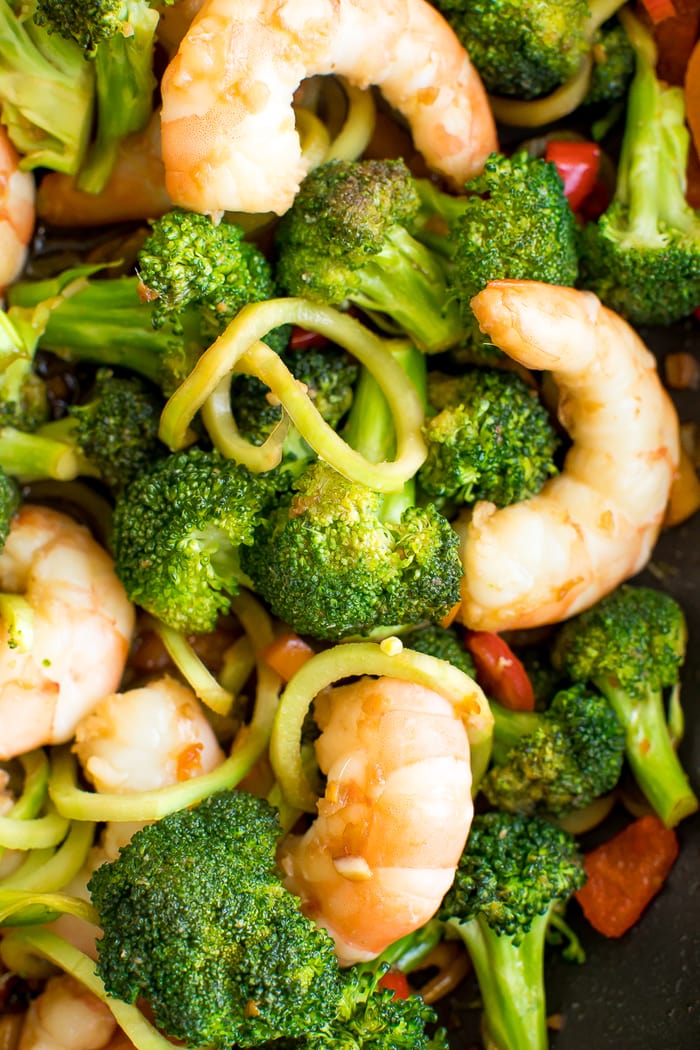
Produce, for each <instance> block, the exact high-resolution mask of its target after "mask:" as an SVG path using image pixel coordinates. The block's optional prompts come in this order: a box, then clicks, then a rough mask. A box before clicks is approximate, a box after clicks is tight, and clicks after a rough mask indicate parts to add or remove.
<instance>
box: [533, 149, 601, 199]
mask: <svg viewBox="0 0 700 1050" xmlns="http://www.w3.org/2000/svg"><path fill="white" fill-rule="evenodd" d="M544 159H545V160H548V161H551V162H552V163H553V164H555V165H556V169H557V171H558V172H559V174H560V176H561V179H562V182H563V183H564V193H565V194H566V197H567V200H568V201H569V204H570V205H571V210H572V211H578V209H579V208H580V207H581V205H582V204H583V202H584V201H585V199H586V197H587V196H588V195H589V193H590V192H591V191H592V189H593V187H594V186H595V184H596V180H597V178H598V169H599V167H600V146H598V145H597V144H596V143H595V142H564V141H561V140H557V139H552V140H550V141H549V142H548V143H547V148H546V150H545V155H544Z"/></svg>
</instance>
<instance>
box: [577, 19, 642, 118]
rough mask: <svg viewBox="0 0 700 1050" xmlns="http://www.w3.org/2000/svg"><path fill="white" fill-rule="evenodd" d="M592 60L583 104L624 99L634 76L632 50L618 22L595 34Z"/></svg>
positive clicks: (608, 24)
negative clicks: (589, 79)
mask: <svg viewBox="0 0 700 1050" xmlns="http://www.w3.org/2000/svg"><path fill="white" fill-rule="evenodd" d="M591 56H592V58H593V72H592V74H591V82H590V85H589V88H588V92H587V93H586V97H585V99H584V100H583V101H584V104H586V105H592V104H594V103H597V102H615V101H617V99H621V98H624V96H625V94H626V92H627V89H628V87H629V83H630V81H631V79H632V77H633V75H634V48H633V47H632V45H631V44H630V42H629V37H628V36H627V33H626V32H625V30H624V27H623V26H622V25H621V24H620V22H618V21H617V19H612V20H611V21H609V22H606V23H605V25H603V26H601V27H600V28H599V29H597V30H596V32H595V35H594V37H593V46H592V48H591Z"/></svg>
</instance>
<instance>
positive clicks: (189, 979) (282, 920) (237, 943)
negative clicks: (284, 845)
mask: <svg viewBox="0 0 700 1050" xmlns="http://www.w3.org/2000/svg"><path fill="white" fill-rule="evenodd" d="M280 835H281V829H280V826H279V823H278V819H277V814H276V812H275V811H274V810H273V809H272V807H271V806H269V805H268V803H267V802H265V801H264V800H263V799H260V798H256V797H254V796H252V795H248V794H246V793H245V792H242V791H226V792H220V793H218V794H215V795H212V796H210V797H209V798H208V799H206V800H205V801H204V802H202V803H200V804H199V805H198V806H195V807H194V808H192V809H184V810H179V811H177V812H175V813H172V814H170V815H169V816H167V817H164V818H163V819H162V820H160V821H158V822H156V823H155V824H151V825H149V826H147V827H145V828H143V830H141V831H138V832H137V833H136V834H135V835H134V836H133V838H132V839H131V841H130V843H129V844H128V845H127V846H125V847H124V848H123V849H122V850H121V851H120V854H119V857H118V858H117V860H115V861H113V862H111V863H108V864H104V865H103V866H102V867H100V868H98V869H97V871H96V872H95V873H94V874H93V875H92V877H91V879H90V882H89V890H90V894H91V897H92V902H93V904H94V906H95V908H96V909H97V911H98V913H99V916H100V925H101V927H102V930H103V937H102V938H101V939H100V940H99V942H98V963H97V970H98V973H99V975H100V976H101V978H102V980H103V981H104V983H105V987H106V989H107V992H108V994H109V995H112V996H115V997H116V998H119V999H122V1000H124V1001H125V1002H129V1003H133V1002H135V1001H136V999H137V998H139V997H141V996H143V997H144V998H145V999H146V1000H147V1002H148V1003H149V1004H150V1006H151V1008H152V1010H153V1015H154V1020H155V1023H156V1025H158V1026H159V1027H160V1028H162V1030H163V1031H164V1032H165V1033H167V1034H168V1035H170V1036H174V1037H175V1038H177V1039H181V1040H183V1042H184V1043H185V1045H186V1046H188V1047H202V1046H211V1047H216V1048H221V1050H229V1048H230V1047H231V1046H232V1044H235V1045H236V1046H240V1047H252V1046H259V1045H260V1044H261V1043H264V1042H265V1041H267V1040H272V1039H279V1038H283V1037H292V1038H295V1037H299V1036H303V1035H304V1033H305V1032H306V1031H307V1030H308V1025H309V1019H310V1018H311V1017H313V1018H315V1023H317V1024H318V1025H319V1026H320V1025H321V1024H323V1023H331V1022H332V1020H333V1018H334V1017H335V1015H336V1011H337V1008H338V1006H339V1003H340V1000H341V981H340V972H339V970H338V964H337V959H336V956H335V951H334V947H333V942H332V940H331V938H330V937H329V935H328V934H327V933H326V932H325V931H323V930H322V929H320V928H319V927H317V926H316V924H315V923H314V922H313V921H312V920H311V919H307V918H305V917H304V916H303V915H302V913H301V910H300V902H299V900H298V898H296V897H295V896H294V895H293V894H291V893H290V892H289V891H288V890H286V889H285V888H284V886H283V884H282V882H281V879H280V876H279V874H278V873H277V870H276V868H275V850H276V847H277V843H278V839H279V837H280Z"/></svg>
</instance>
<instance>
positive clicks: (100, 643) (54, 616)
mask: <svg viewBox="0 0 700 1050" xmlns="http://www.w3.org/2000/svg"><path fill="white" fill-rule="evenodd" d="M0 591H2V592H5V593H7V592H10V593H11V594H13V595H16V596H20V597H19V601H20V602H21V604H22V605H23V607H24V610H25V611H24V614H23V615H24V619H25V626H26V632H25V637H24V640H23V641H22V642H20V643H19V644H18V642H17V639H16V637H15V635H14V632H13V630H12V629H11V627H10V625H9V624H8V623H6V622H2V623H0V725H2V733H1V734H0V759H6V758H12V757H13V756H15V755H19V754H22V753H23V752H25V751H30V750H32V748H35V747H41V746H43V745H45V744H56V743H61V742H63V741H66V740H69V739H70V738H71V736H72V735H73V732H74V730H75V727H76V725H77V723H78V722H79V721H80V719H81V718H82V717H83V715H85V714H86V713H87V712H88V711H89V710H90V709H91V708H92V707H93V706H94V705H95V704H96V703H97V701H98V700H100V699H101V698H102V697H103V696H104V695H105V694H106V693H111V692H113V691H114V690H115V689H116V688H117V686H118V684H119V681H120V679H121V676H122V673H123V671H124V666H125V664H126V657H127V651H128V647H129V641H130V638H131V633H132V630H133V626H134V609H133V606H132V604H131V602H129V601H128V599H127V597H126V594H125V592H124V588H123V586H122V584H121V583H120V581H119V580H118V579H117V577H116V575H115V572H114V566H113V563H112V559H111V558H110V557H109V555H108V554H107V552H106V551H104V550H103V549H102V547H100V545H99V544H98V543H97V542H96V541H95V540H94V539H93V538H92V536H91V535H90V533H89V531H88V530H87V529H86V528H85V527H84V526H82V525H78V524H77V522H75V521H74V520H73V519H72V518H69V517H68V516H67V515H65V514H62V513H60V512H59V511H55V510H51V509H49V508H48V507H39V506H31V505H29V504H25V505H24V506H23V507H22V508H21V509H20V511H19V512H18V514H17V515H16V516H15V518H14V520H13V522H12V526H11V528H10V533H9V535H8V537H7V541H6V543H5V547H4V548H3V550H2V552H1V553H0Z"/></svg>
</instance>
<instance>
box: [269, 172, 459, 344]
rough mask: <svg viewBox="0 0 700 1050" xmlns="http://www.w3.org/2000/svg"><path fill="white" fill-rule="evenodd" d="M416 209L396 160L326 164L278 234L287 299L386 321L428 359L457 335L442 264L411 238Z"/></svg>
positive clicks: (413, 192)
mask: <svg viewBox="0 0 700 1050" xmlns="http://www.w3.org/2000/svg"><path fill="white" fill-rule="evenodd" d="M420 209H421V201H420V197H419V195H418V192H417V189H416V186H415V183H414V181H413V179H412V177H411V174H410V172H409V170H408V168H407V167H406V165H405V164H404V163H403V161H401V160H363V161H331V162H329V163H327V164H323V165H321V166H320V167H318V168H316V169H314V170H313V171H311V172H310V173H309V174H308V175H307V176H306V178H305V179H304V181H303V182H302V184H301V187H300V189H299V192H298V194H297V197H296V199H295V201H294V204H293V205H292V207H291V208H290V209H289V211H288V212H287V213H286V215H284V216H283V217H282V219H281V221H280V223H279V225H278V228H277V233H276V248H277V252H278V261H277V277H278V280H279V282H280V284H281V286H282V287H283V288H284V290H285V291H286V292H287V293H288V294H289V295H299V296H304V297H306V298H308V299H312V300H314V301H316V302H323V303H327V304H330V305H333V306H340V305H342V304H344V303H346V302H351V303H354V304H355V305H356V306H359V307H361V308H362V309H364V310H369V311H374V312H379V313H382V314H385V315H386V316H387V317H388V318H389V319H390V320H391V321H392V322H393V323H394V324H396V325H397V326H398V327H399V329H400V330H401V331H403V332H405V333H407V334H408V335H409V336H410V337H411V338H412V339H413V340H415V342H416V343H417V344H418V346H420V347H421V349H423V350H424V351H426V352H434V351H438V350H441V349H444V348H446V347H449V346H451V345H452V344H454V343H455V342H456V341H457V340H458V338H459V336H460V333H461V322H460V318H459V311H458V309H457V307H456V305H455V304H454V303H453V302H452V301H451V300H450V297H449V295H448V291H447V285H446V275H445V267H444V263H443V260H441V259H440V258H439V256H437V255H436V254H434V253H433V252H432V251H431V250H430V249H428V248H427V247H426V246H425V245H423V244H421V243H420V242H419V241H417V240H416V239H415V237H413V236H412V231H411V228H412V224H413V222H414V221H415V220H417V219H418V216H419V213H420Z"/></svg>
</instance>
